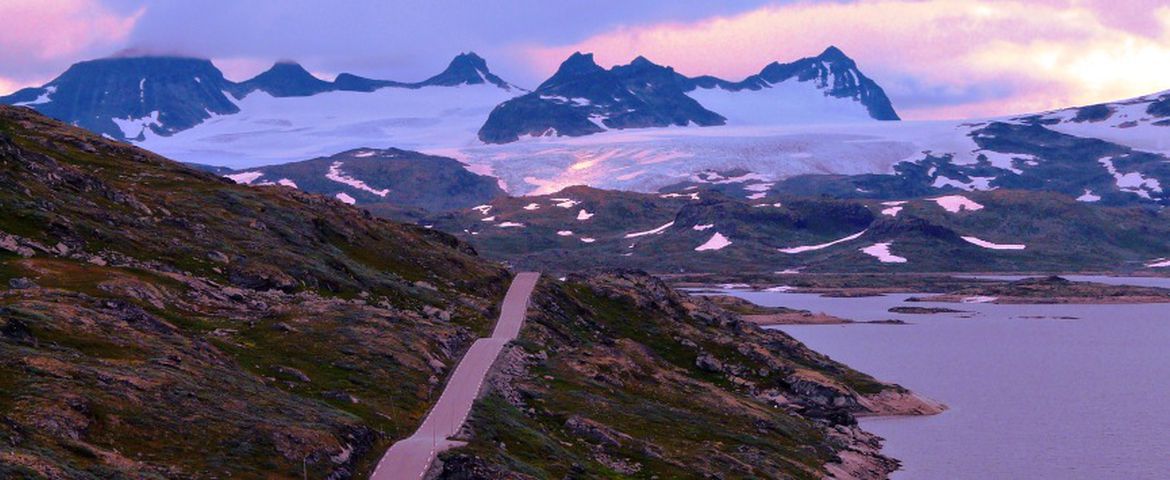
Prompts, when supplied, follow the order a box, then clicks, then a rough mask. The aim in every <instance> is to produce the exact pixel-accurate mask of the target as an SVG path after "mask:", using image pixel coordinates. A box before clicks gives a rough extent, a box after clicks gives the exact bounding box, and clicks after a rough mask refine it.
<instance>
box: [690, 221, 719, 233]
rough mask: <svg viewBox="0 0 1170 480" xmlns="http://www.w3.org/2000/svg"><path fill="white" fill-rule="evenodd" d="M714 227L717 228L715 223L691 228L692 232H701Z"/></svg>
mask: <svg viewBox="0 0 1170 480" xmlns="http://www.w3.org/2000/svg"><path fill="white" fill-rule="evenodd" d="M714 226H715V224H714V223H706V224H703V225H695V226H693V227H691V230H697V231H700V232H701V231H703V230H706V229H708V228H711V227H714Z"/></svg>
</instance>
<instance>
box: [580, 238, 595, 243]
mask: <svg viewBox="0 0 1170 480" xmlns="http://www.w3.org/2000/svg"><path fill="white" fill-rule="evenodd" d="M581 241H582V242H585V243H593V242H596V241H597V239H596V238H589V237H582V238H581Z"/></svg>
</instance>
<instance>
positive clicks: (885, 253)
mask: <svg viewBox="0 0 1170 480" xmlns="http://www.w3.org/2000/svg"><path fill="white" fill-rule="evenodd" d="M890 245H893V242H884V243H875V244H873V245H870V246H868V247H865V248H862V249H861V252H862V253H864V254H866V255H869V256H871V257H874V258H876V259H878V261H879V262H882V263H906V257H899V256H897V255H894V254H893V253H890Z"/></svg>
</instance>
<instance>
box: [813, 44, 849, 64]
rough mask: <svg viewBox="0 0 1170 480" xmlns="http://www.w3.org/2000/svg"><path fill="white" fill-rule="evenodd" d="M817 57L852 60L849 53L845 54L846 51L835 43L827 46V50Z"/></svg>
mask: <svg viewBox="0 0 1170 480" xmlns="http://www.w3.org/2000/svg"><path fill="white" fill-rule="evenodd" d="M817 58H819V59H821V60H828V61H841V60H852V59H851V58H849V56H848V55H845V52H842V51H841V49H840V48H837V47H836V46H835V45H829V48H826V49H825V51H823V52H821V54H820V55H817Z"/></svg>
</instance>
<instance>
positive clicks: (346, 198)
mask: <svg viewBox="0 0 1170 480" xmlns="http://www.w3.org/2000/svg"><path fill="white" fill-rule="evenodd" d="M333 197H334V198H336V199H338V200H341V201H342V202H345V203H347V204H350V205H353V204H355V203H357V200H354V198H353V197H351V196H349V195H348V194H346V193H345V192H341V193H338V194H337V195H334V196H333Z"/></svg>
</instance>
